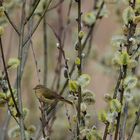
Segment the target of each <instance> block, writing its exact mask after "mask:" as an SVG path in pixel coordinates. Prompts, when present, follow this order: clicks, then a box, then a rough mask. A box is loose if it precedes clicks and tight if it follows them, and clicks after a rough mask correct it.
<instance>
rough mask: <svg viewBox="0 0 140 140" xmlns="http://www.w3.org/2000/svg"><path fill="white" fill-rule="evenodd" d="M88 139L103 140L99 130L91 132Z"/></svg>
mask: <svg viewBox="0 0 140 140" xmlns="http://www.w3.org/2000/svg"><path fill="white" fill-rule="evenodd" d="M86 138H87V140H102V136H101V134H100V133H99V132H98V131H97V130H90V132H89V133H88V134H87V136H86Z"/></svg>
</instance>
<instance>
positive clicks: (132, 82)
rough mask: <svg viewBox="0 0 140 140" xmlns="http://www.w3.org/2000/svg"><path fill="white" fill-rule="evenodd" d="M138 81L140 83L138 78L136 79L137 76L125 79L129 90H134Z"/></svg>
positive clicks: (125, 84)
mask: <svg viewBox="0 0 140 140" xmlns="http://www.w3.org/2000/svg"><path fill="white" fill-rule="evenodd" d="M137 81H138V79H137V77H135V76H127V77H126V78H125V80H124V86H125V88H127V89H132V88H134V87H135V86H136V84H137Z"/></svg>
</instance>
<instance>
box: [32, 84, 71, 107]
mask: <svg viewBox="0 0 140 140" xmlns="http://www.w3.org/2000/svg"><path fill="white" fill-rule="evenodd" d="M33 89H34V91H35V94H36V96H37V98H38V99H39V101H41V102H44V103H48V104H51V103H53V102H54V101H62V102H65V103H68V104H70V105H73V103H72V102H71V101H69V100H66V99H65V98H64V97H62V96H61V95H59V94H58V93H57V92H55V91H53V90H51V89H49V88H47V87H45V86H44V85H37V86H35V87H34V88H33Z"/></svg>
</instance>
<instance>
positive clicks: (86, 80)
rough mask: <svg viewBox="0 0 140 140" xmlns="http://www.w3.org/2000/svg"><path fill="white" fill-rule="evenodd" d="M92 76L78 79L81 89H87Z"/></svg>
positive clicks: (83, 75) (86, 75) (84, 75)
mask: <svg viewBox="0 0 140 140" xmlns="http://www.w3.org/2000/svg"><path fill="white" fill-rule="evenodd" d="M90 79H91V78H90V76H89V75H88V74H82V75H81V76H80V77H79V78H78V79H77V82H78V84H79V85H80V86H81V87H83V88H84V87H86V86H87V85H88V84H89V83H90Z"/></svg>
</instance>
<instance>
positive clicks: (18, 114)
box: [0, 38, 21, 117]
mask: <svg viewBox="0 0 140 140" xmlns="http://www.w3.org/2000/svg"><path fill="white" fill-rule="evenodd" d="M0 49H1V54H2V62H3V66H4V71H5V75H6V79H7V83H8V87H9V90H10V93H11V97H12V100H13V102H14V106H15V108H16V111H17V116H18V117H19V116H20V115H21V113H20V111H19V109H18V106H17V103H16V100H15V97H14V94H13V91H12V87H11V84H10V79H9V75H8V71H7V68H6V64H5V58H4V52H3V47H2V40H1V38H0Z"/></svg>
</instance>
